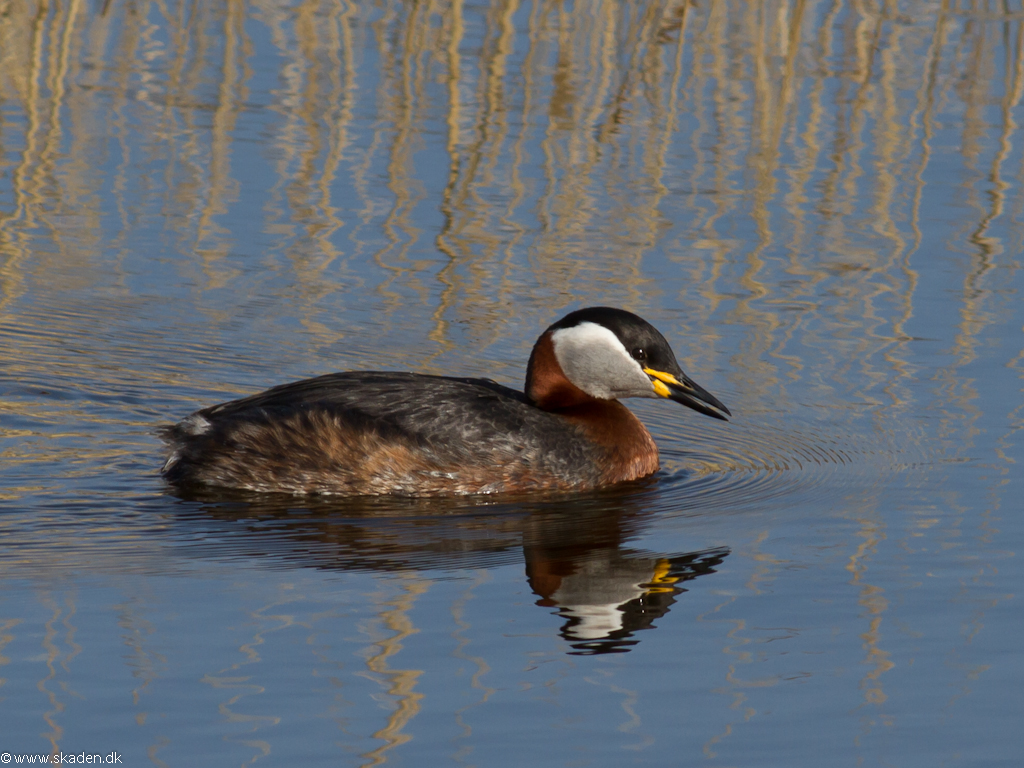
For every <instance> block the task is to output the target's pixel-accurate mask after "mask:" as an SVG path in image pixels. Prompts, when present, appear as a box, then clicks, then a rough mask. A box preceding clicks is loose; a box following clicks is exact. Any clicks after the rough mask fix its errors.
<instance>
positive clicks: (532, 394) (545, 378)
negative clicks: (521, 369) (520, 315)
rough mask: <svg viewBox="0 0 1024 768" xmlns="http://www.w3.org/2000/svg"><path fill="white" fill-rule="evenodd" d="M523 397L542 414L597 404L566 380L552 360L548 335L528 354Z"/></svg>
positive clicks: (555, 360)
mask: <svg viewBox="0 0 1024 768" xmlns="http://www.w3.org/2000/svg"><path fill="white" fill-rule="evenodd" d="M526 396H527V398H529V400H530V402H531V403H533V404H534V405H536V406H537V407H538V408H540V409H541V410H544V411H560V410H562V409H563V408H571V407H572V406H575V405H582V404H584V403H592V402H599V401H598V400H597V398H594V397H592V396H590V395H588V394H587V393H586V392H584V391H583V390H582V389H580V388H579V387H577V386H576V385H575V384H573V383H572V382H571V381H569V379H568V378H566V375H565V372H564V371H563V370H562V366H561V365H559V364H558V358H557V357H555V345H554V342H552V341H551V331H548V332H546V333H545V334H544V335H543V336H541V337H540V338H539V339H538V340H537V343H536V344H534V346H533V352H531V353H530V362H529V364H528V365H527V367H526Z"/></svg>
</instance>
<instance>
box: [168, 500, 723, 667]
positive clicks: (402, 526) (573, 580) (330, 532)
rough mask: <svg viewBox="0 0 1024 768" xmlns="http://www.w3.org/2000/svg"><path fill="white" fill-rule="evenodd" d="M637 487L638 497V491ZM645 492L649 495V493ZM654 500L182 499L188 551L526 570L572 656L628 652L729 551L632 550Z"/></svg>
mask: <svg viewBox="0 0 1024 768" xmlns="http://www.w3.org/2000/svg"><path fill="white" fill-rule="evenodd" d="M634 490H635V489H634ZM641 491H642V488H641ZM646 496H647V494H645V493H643V492H640V493H636V492H634V493H628V492H623V491H622V490H613V491H601V492H595V493H593V494H589V495H586V496H574V497H572V498H571V499H567V498H566V497H565V496H564V495H561V496H557V495H556V496H550V497H545V496H538V497H532V498H530V499H528V500H524V499H522V498H521V497H520V498H509V499H504V500H503V499H494V500H487V501H486V502H481V500H480V499H478V498H477V499H447V500H444V499H394V498H387V499H376V498H367V499H343V500H342V499H337V500H332V499H323V498H321V499H301V500H297V499H294V498H291V497H260V496H247V495H234V496H232V497H225V496H223V495H220V496H218V497H212V496H206V497H195V496H193V497H189V498H182V502H183V504H182V507H181V508H179V509H178V510H177V511H176V517H177V518H178V519H179V520H180V521H181V522H183V523H185V524H186V525H187V526H188V530H189V536H188V538H189V540H190V544H189V546H190V547H198V548H199V549H200V550H202V551H204V552H205V553H206V554H216V555H218V556H229V557H236V556H244V557H253V556H258V557H259V558H261V559H264V560H268V559H269V560H270V561H271V564H280V565H281V566H286V567H292V566H296V565H298V566H302V567H314V568H323V569H329V570H342V571H345V570H373V571H380V572H392V571H403V570H418V571H423V570H451V569H463V568H481V567H484V568H488V567H494V566H496V565H505V564H510V563H514V562H516V561H518V560H519V559H520V557H522V558H523V559H524V560H525V563H526V578H527V581H528V582H529V585H530V587H531V589H532V590H533V592H534V593H535V594H536V595H537V597H538V600H537V605H538V606H542V607H545V608H553V609H555V610H554V611H552V613H553V614H554V615H557V616H559V617H561V620H562V626H561V629H560V633H561V635H562V637H564V638H565V639H566V641H567V642H568V643H569V644H570V646H571V648H572V650H571V651H569V653H572V654H586V655H591V654H600V653H622V652H625V651H628V650H630V648H631V647H633V646H634V645H636V644H637V643H638V642H639V640H638V639H637V638H636V637H635V634H636V633H637V632H638V631H640V630H644V629H652V628H654V627H655V622H656V620H658V619H659V618H661V617H662V616H664V615H665V614H666V613H667V612H668V611H669V610H670V608H671V607H672V605H673V604H674V603H675V602H676V599H677V597H678V596H679V595H680V594H681V593H683V592H685V591H686V588H685V587H684V586H683V585H684V584H685V583H686V582H688V581H692V580H693V579H695V578H697V577H698V576H702V575H705V574H710V573H714V572H715V568H716V566H718V565H719V564H720V563H721V562H722V561H723V559H724V558H725V557H726V556H727V555H728V554H729V550H728V549H727V548H725V547H720V548H715V549H708V550H700V551H694V552H685V553H658V552H651V551H645V550H638V549H632V548H629V547H628V546H626V545H625V542H627V541H628V540H629V539H631V538H633V537H635V536H636V535H637V533H638V532H640V530H642V527H643V525H644V521H645V520H646V519H647V518H649V517H650V515H651V513H649V512H646V511H645V505H644V499H645V497H646Z"/></svg>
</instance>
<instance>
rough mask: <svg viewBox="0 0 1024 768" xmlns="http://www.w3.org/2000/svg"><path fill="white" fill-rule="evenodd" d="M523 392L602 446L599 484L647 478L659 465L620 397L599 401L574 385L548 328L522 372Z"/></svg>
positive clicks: (643, 431)
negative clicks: (524, 375) (556, 352)
mask: <svg viewBox="0 0 1024 768" xmlns="http://www.w3.org/2000/svg"><path fill="white" fill-rule="evenodd" d="M526 396H527V398H529V400H530V402H532V403H533V404H534V405H536V406H537V407H538V408H541V409H542V410H545V411H552V412H555V413H557V414H558V415H559V416H562V417H564V418H566V419H568V420H569V421H570V422H572V423H573V424H575V425H576V426H577V427H578V428H580V429H582V430H583V433H584V434H585V435H586V437H587V438H588V439H589V440H590V442H591V443H593V444H594V445H597V446H601V448H602V449H603V450H604V451H605V460H604V462H603V466H602V467H601V475H602V484H610V483H618V482H622V481H623V480H635V479H636V478H638V477H645V476H647V475H649V474H651V473H652V472H655V471H657V469H658V447H657V446H656V445H655V444H654V440H653V439H652V438H651V434H650V432H648V431H647V428H646V427H645V426H644V425H643V423H642V422H641V421H640V419H638V418H637V417H636V416H635V415H634V414H633V412H632V411H630V410H629V409H628V408H626V406H624V405H623V404H622V403H620V402H619V401H618V400H601V399H599V398H596V397H592V396H591V395H588V394H587V393H586V392H584V391H583V390H582V389H580V388H579V387H577V386H576V385H575V384H573V383H572V382H571V381H569V379H568V378H566V375H565V372H564V371H562V366H560V365H559V364H558V359H557V358H556V357H555V347H554V344H553V343H552V341H551V333H550V332H548V333H545V334H544V335H543V336H541V337H540V339H539V340H538V341H537V344H536V345H535V346H534V348H533V352H532V353H531V354H530V363H529V366H528V368H527V371H526Z"/></svg>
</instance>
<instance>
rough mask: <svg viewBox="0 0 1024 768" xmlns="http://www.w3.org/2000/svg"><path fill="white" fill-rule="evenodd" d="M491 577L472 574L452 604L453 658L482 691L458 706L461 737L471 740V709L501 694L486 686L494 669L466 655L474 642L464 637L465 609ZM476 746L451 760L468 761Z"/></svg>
mask: <svg viewBox="0 0 1024 768" xmlns="http://www.w3.org/2000/svg"><path fill="white" fill-rule="evenodd" d="M492 578H493V577H492V576H491V574H490V572H489V571H485V570H478V571H475V572H474V574H473V581H472V582H470V583H469V584H468V585H467V586H466V589H465V590H463V592H462V594H461V595H460V596H459V597H458V598H457V599H456V600H455V602H453V603H452V606H451V614H452V620H453V621H454V622H455V630H454V631H453V632H452V639H453V640H455V642H456V647H455V650H454V651H453V652H452V656H454V657H455V658H457V659H463V660H464V661H468V662H469V663H471V664H472V665H473V668H474V669H473V675H472V677H471V678H470V687H471V688H475V689H476V690H478V691H480V698H479V699H477V700H476V701H471V702H470V703H469V704H466V705H465V706H464V707H459V708H458V709H456V710H455V722H456V723H458V725H459V726H461V727H462V738H463V739H469V738H470V737H471V736H472V735H473V729H472V727H471V726H470V725H469V723H467V722H466V720H465V717H464V716H465V714H466V712H468V711H469V710H470V709H473V708H475V707H481V706H483V705H484V704H486V703H487V701H488V700H489V699H490V698H491V696H492V695H494V694H495V693H497V692H498V689H497V688H492V687H490V686H487V685H484V683H483V679H484V676H485V675H486V674H487V673H488V672H490V671H491V666H490V665H489V664H488V663H487V660H486V659H485V658H484V657H483V656H473V655H470V654H469V653H467V652H466V649H467V648H468V647H469V645H470V644H471V643H472V640H471V639H470V638H469V637H468V636H467V635H466V634H465V633H466V631H467V630H469V629H471V628H472V625H471V624H469V623H468V622H467V621H466V620H465V608H466V605H467V604H468V603H469V601H470V600H472V599H473V598H474V597H475V592H476V590H477V589H478V588H479V587H481V586H483V585H484V584H488V583H490V582H491V581H492ZM472 751H473V747H472V745H471V744H469V743H466V744H465V745H464V746H463V747H462V748H461V749H459V750H458V751H457V752H456V753H455V754H454V755H452V757H453V758H454V759H455V760H465V759H467V758H468V757H469V755H470V754H471V753H472Z"/></svg>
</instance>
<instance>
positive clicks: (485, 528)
mask: <svg viewBox="0 0 1024 768" xmlns="http://www.w3.org/2000/svg"><path fill="white" fill-rule="evenodd" d="M1022 74H1024V6H1022V5H1021V4H1020V3H1019V2H1016V1H1015V2H1009V3H1001V4H993V3H979V2H940V3H921V2H904V3H892V2H889V3H882V2H866V3H846V2H831V3H823V2H802V1H801V0H791V1H789V2H764V3H745V2H709V3H699V4H692V3H688V2H635V3H621V2H611V1H610V0H607V1H606V0H594V1H593V2H577V3H553V2H546V1H545V0H537V1H536V2H532V3H517V2H489V3H485V4H477V5H470V4H466V3H462V2H451V3H438V2H424V3H398V2H390V1H389V0H380V1H379V2H373V3H364V2H349V1H348V0H335V1H328V0H322V1H320V2H296V3H268V2H249V3H242V2H237V1H236V0H229V1H228V2H210V3H206V2H204V3H199V2H180V3H179V2H170V3H166V2H165V3H156V2H145V1H138V0H131V1H129V0H104V2H94V3H85V2H80V1H77V0H59V1H55V2H47V3H42V2H38V3H33V2H24V3H21V2H3V1H2V0H0V439H2V441H3V442H2V443H0V504H2V505H3V512H2V514H0V581H2V584H3V589H2V590H0V690H2V692H3V696H4V697H5V698H3V700H2V701H0V722H3V723H4V724H5V725H4V726H3V728H0V737H2V738H0V750H3V749H7V750H9V751H11V752H18V751H25V752H32V751H35V752H40V751H50V750H53V751H62V750H63V751H65V752H71V751H74V752H78V751H80V750H81V749H82V748H87V749H92V748H93V746H94V745H93V743H92V739H93V737H94V735H95V734H110V741H111V743H110V744H109V745H105V746H102V747H100V748H101V749H104V750H106V748H107V746H109V747H110V748H111V749H123V750H124V751H125V754H126V756H128V755H130V756H131V760H132V761H133V763H134V762H141V761H144V760H146V759H149V760H150V761H151V762H154V763H157V764H161V763H162V764H175V763H188V764H203V763H204V762H206V761H209V760H210V759H215V760H216V761H217V762H218V763H221V762H223V763H226V764H230V763H239V764H244V763H249V762H252V761H253V760H256V759H258V760H260V761H261V762H266V761H267V760H273V759H275V758H276V759H277V760H278V761H280V762H284V761H288V762H289V763H291V762H293V761H295V760H301V759H308V760H309V761H311V762H312V761H319V762H327V761H328V760H330V761H331V762H336V761H337V760H338V758H340V759H341V760H342V761H348V762H349V763H351V764H353V765H367V766H369V765H380V764H386V763H391V764H395V763H403V762H405V763H416V764H431V765H433V764H445V763H453V762H468V763H474V762H475V763H476V764H486V765H503V764H517V765H518V764H523V763H526V762H529V763H531V764H533V763H538V764H548V763H551V764H556V763H557V764H562V763H566V762H572V761H575V762H578V763H582V764H596V765H602V764H608V763H609V762H611V763H613V764H619V763H628V762H631V761H633V762H641V763H642V762H651V763H653V762H655V761H658V762H664V761H665V760H666V759H671V760H672V761H674V762H675V761H678V760H679V759H680V756H685V757H683V758H682V759H683V760H684V761H685V760H689V761H690V762H693V761H695V760H699V761H704V762H707V763H709V764H712V765H718V764H721V765H753V764H759V763H761V762H763V761H764V756H765V755H780V756H784V759H785V760H786V762H787V763H792V764H794V765H818V764H820V762H821V758H820V756H819V755H818V752H822V753H826V750H827V754H828V755H829V758H828V759H829V762H830V764H831V763H837V764H841V765H846V764H850V765H853V764H858V765H860V764H911V763H914V764H916V763H918V762H920V763H921V764H929V765H931V764H936V765H938V764H947V765H960V764H963V765H971V766H974V765H988V764H992V765H996V764H1007V763H1008V762H1009V761H1010V760H1011V759H1015V758H1016V755H1017V753H1018V752H1019V748H1018V745H1017V744H1016V742H1015V738H1016V737H1015V734H1016V731H1017V722H1016V719H1015V716H1016V715H1015V713H1016V711H1017V709H1019V707H1018V706H1017V704H1016V702H1017V698H1018V697H1017V690H1019V687H1020V680H1021V672H1020V664H1019V662H1018V661H1017V659H1018V658H1019V652H1018V650H1017V645H1019V637H1020V636H1021V630H1022V629H1024V627H1022V626H1021V619H1020V611H1019V610H1016V607H1015V600H1016V597H1015V595H1016V593H1017V591H1018V585H1019V584H1020V583H1021V578H1024V574H1022V573H1021V567H1020V565H1019V563H1018V562H1017V561H1018V560H1019V558H1017V557H1015V555H1016V553H1017V551H1018V550H1019V548H1020V542H1021V539H1022V536H1024V525H1022V523H1021V522H1020V520H1021V519H1022V518H1021V516H1020V515H1018V514H1015V513H1016V512H1019V511H1022V510H1021V504H1020V501H1019V499H1020V496H1021V493H1020V490H1021V473H1020V470H1019V467H1020V465H1021V459H1022V456H1021V450H1020V447H1019V445H1020V432H1021V428H1022V426H1024V398H1022V396H1021V392H1022V384H1021V380H1022V378H1024V343H1022V339H1021V329H1022V328H1024V303H1022V302H1021V301H1020V294H1021V289H1022V287H1024V286H1022V284H1021V281H1022V275H1024V271H1022V270H1021V266H1022V264H1021V257H1020V254H1021V252H1022V250H1024V226H1022V221H1021V220H1022V215H1024V195H1022V193H1021V188H1022V183H1021V182H1022V172H1024V164H1022V153H1021V146H1022V144H1024V143H1022V141H1021V139H1020V134H1019V129H1018V125H1019V123H1020V121H1021V104H1020V102H1021V96H1022V94H1024V79H1022ZM590 304H610V305H615V306H621V307H624V308H627V309H630V310H632V311H635V312H637V313H638V314H640V315H642V316H643V317H645V318H646V319H648V320H650V321H651V322H653V323H654V324H655V325H656V326H657V327H658V328H659V329H660V330H662V331H663V332H664V333H665V334H666V336H667V337H668V338H669V340H670V341H671V342H672V344H673V346H674V348H675V349H676V351H677V352H678V353H679V355H680V362H681V363H682V365H683V367H684V368H685V369H686V370H687V371H688V372H689V373H691V374H693V376H694V378H695V379H696V380H697V381H700V382H701V383H702V384H704V385H706V386H708V388H709V389H711V390H712V391H714V392H715V394H716V395H719V396H720V397H721V399H722V400H723V401H724V402H726V403H727V404H728V405H729V407H730V408H731V409H732V410H733V412H734V413H735V414H736V416H737V418H736V419H735V420H734V421H733V422H732V423H730V424H729V425H721V424H713V423H710V422H709V421H701V420H700V418H699V417H696V416H695V417H693V418H691V416H690V415H688V414H686V413H683V412H682V410H683V409H679V410H677V411H672V410H666V409H665V408H664V406H663V404H653V403H651V404H648V403H638V404H635V410H636V411H637V412H638V413H639V414H640V415H641V417H642V418H643V419H644V420H645V422H646V423H647V424H649V425H650V427H651V431H652V432H653V433H654V435H655V438H656V439H657V441H658V443H659V445H660V446H661V449H662V466H663V471H662V472H661V473H660V474H659V475H657V476H656V477H654V478H652V479H651V480H649V481H647V482H644V483H640V484H637V485H635V486H630V487H627V488H622V489H616V490H613V491H609V492H608V493H605V494H596V495H594V496H587V497H573V498H571V499H566V498H560V499H549V498H543V499H491V500H487V501H481V500H457V501H450V502H437V503H427V502H422V503H421V502H410V501H406V500H394V499H383V500H381V499H378V500H361V501H359V502H358V503H357V502H338V501H337V500H327V501H324V500H319V501H318V500H296V499H285V500H280V499H278V500H273V499H253V498H230V497H214V498H204V499H191V498H185V499H182V498H178V497H175V496H174V495H172V494H170V493H169V492H168V489H167V488H165V487H164V486H163V485H162V484H161V483H160V482H159V480H158V478H157V475H156V469H157V467H158V466H159V465H160V462H161V456H160V447H159V445H158V441H157V440H156V438H155V436H154V434H153V430H154V429H155V428H156V427H157V426H158V425H161V424H164V423H167V422H169V421H171V420H174V419H177V418H180V417H181V416H183V415H185V414H187V413H189V412H191V411H192V410H195V409H196V408H197V407H199V406H202V405H209V404H212V403H214V402H218V401H221V400H225V399H229V398H232V397H235V396H238V395H241V394H244V393H249V392H253V391H257V390H259V389H262V388H265V387H267V386H269V385H271V384H275V383H281V382H283V381H287V380H291V379H296V378H300V377H304V376H311V375H315V374H319V373H324V372H327V371H331V370H343V369H349V368H357V369H401V370H415V371H419V372H423V373H440V374H455V375H486V376H490V377H493V378H495V379H496V380H498V381H500V382H501V383H505V384H509V385H513V386H519V385H520V384H521V379H522V373H523V365H524V363H525V360H526V357H527V355H528V353H529V349H530V346H531V345H532V343H533V341H534V339H535V338H536V336H537V334H538V333H539V332H540V331H541V330H542V329H543V328H544V327H545V326H546V325H547V324H548V323H550V322H551V321H553V320H554V319H556V318H557V317H559V316H560V315H562V314H564V312H565V311H567V310H569V309H575V308H577V307H580V306H585V305H590ZM633 405H634V404H632V403H631V407H632V406H633ZM698 576H700V578H697V577H698ZM684 590H689V591H685V592H684ZM648 629H649V630H650V631H648ZM623 650H628V651H629V652H628V653H601V652H600V651H623ZM1017 719H1019V718H1017ZM8 734H13V736H11V737H9V736H8ZM9 738H15V742H16V743H8V742H7V741H6V740H7V739H9ZM114 742H116V743H114ZM794 745H796V746H794ZM95 746H99V745H95ZM1011 756H1012V757H1011Z"/></svg>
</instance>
